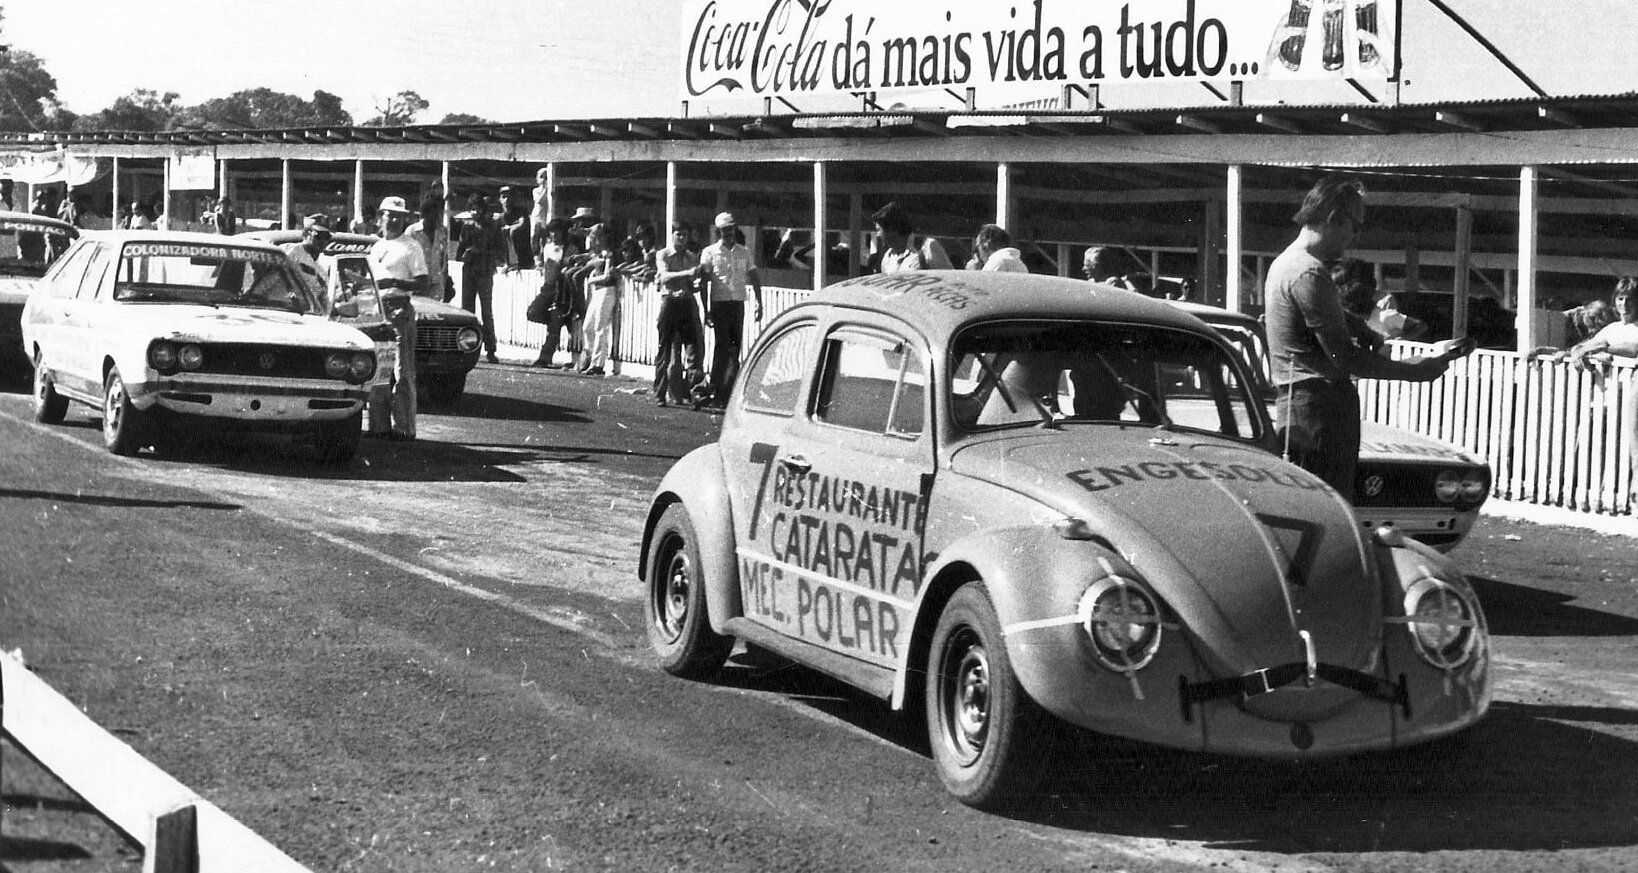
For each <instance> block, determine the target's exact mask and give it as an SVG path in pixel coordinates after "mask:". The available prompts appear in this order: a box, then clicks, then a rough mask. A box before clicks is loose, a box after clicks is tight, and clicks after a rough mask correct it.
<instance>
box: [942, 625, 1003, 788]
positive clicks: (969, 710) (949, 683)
mask: <svg viewBox="0 0 1638 873" xmlns="http://www.w3.org/2000/svg"><path fill="white" fill-rule="evenodd" d="M944 655H945V659H944V664H945V669H944V670H943V671H942V672H941V675H940V677H939V681H940V683H941V684H942V688H941V692H942V693H940V695H939V708H940V715H941V719H940V720H941V721H942V722H943V723H944V730H943V731H941V733H942V734H943V740H944V745H945V748H947V749H948V750H949V751H950V752H952V753H953V754H954V755H955V757H956V758H957V759H958V760H959V761H960V762H961V763H962V764H963V765H968V764H972V763H973V762H975V761H977V760H978V758H979V756H981V755H983V754H984V745H985V743H986V742H987V741H988V739H989V733H990V703H991V700H992V699H993V698H992V695H991V693H990V658H989V653H988V652H987V651H986V650H985V648H984V642H983V640H982V639H980V638H979V636H978V634H977V633H976V632H974V631H973V630H972V629H971V628H962V629H960V630H959V631H957V632H956V633H955V634H954V635H952V636H951V637H950V640H949V642H948V643H946V644H945V647H944Z"/></svg>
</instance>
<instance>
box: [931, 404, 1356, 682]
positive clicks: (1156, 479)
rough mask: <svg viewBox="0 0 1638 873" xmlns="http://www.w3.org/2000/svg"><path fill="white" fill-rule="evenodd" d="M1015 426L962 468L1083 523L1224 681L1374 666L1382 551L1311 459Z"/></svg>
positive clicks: (1126, 434)
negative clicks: (1314, 665)
mask: <svg viewBox="0 0 1638 873" xmlns="http://www.w3.org/2000/svg"><path fill="white" fill-rule="evenodd" d="M1096 427H1097V428H1098V430H1097V438H1096V439H1095V440H1092V439H1087V438H1086V437H1087V436H1089V435H1090V431H1089V430H1088V429H1087V427H1085V426H1081V427H1076V426H1071V427H1068V428H1065V429H1063V430H1058V431H1039V432H1036V433H1032V434H1030V435H1028V436H1020V435H1019V434H1018V433H1017V432H1013V433H1010V434H1008V435H1007V437H1006V438H1003V439H998V440H994V441H988V442H982V443H978V444H975V445H972V446H968V447H965V448H962V449H960V450H958V451H957V452H956V454H955V455H954V457H953V458H952V459H951V464H950V470H951V471H952V472H953V473H956V474H960V475H966V476H972V477H974V478H978V479H982V480H986V481H989V482H992V483H994V484H996V485H998V486H1001V487H1004V488H1010V489H1013V490H1016V491H1020V492H1022V493H1024V494H1027V495H1029V496H1031V497H1033V498H1035V499H1037V500H1039V501H1041V502H1042V503H1043V504H1045V505H1047V506H1050V507H1052V508H1053V509H1054V510H1055V511H1057V512H1062V513H1063V514H1064V515H1066V516H1069V517H1073V518H1079V519H1082V520H1084V521H1085V522H1086V523H1087V524H1088V525H1089V527H1090V529H1091V531H1092V533H1093V534H1094V535H1095V536H1098V537H1101V538H1103V539H1106V540H1107V541H1108V542H1109V543H1110V544H1111V545H1112V546H1113V547H1114V548H1115V549H1116V550H1117V551H1118V552H1119V553H1120V554H1121V555H1122V556H1123V557H1125V558H1126V559H1127V560H1128V561H1129V562H1130V563H1131V564H1132V566H1133V567H1135V568H1137V570H1138V572H1139V573H1141V574H1142V575H1143V576H1144V578H1145V580H1146V581H1148V582H1149V583H1150V584H1151V585H1152V586H1153V587H1154V588H1155V590H1156V593H1158V594H1159V595H1160V596H1161V597H1162V598H1164V599H1165V600H1166V601H1167V603H1168V605H1170V606H1171V608H1172V610H1173V611H1174V612H1176V613H1177V615H1178V617H1179V618H1180V619H1181V620H1182V621H1183V623H1184V624H1185V625H1186V627H1187V628H1188V632H1189V633H1190V634H1191V635H1192V636H1193V637H1194V638H1195V640H1196V645H1197V647H1198V649H1199V651H1200V652H1201V654H1202V656H1203V657H1205V658H1206V659H1207V665H1208V667H1209V669H1210V670H1211V671H1212V672H1213V673H1216V674H1218V675H1219V676H1234V675H1240V674H1243V673H1246V672H1250V671H1252V670H1257V669H1262V668H1266V667H1273V666H1277V665H1281V664H1288V663H1291V662H1293V661H1295V662H1302V661H1303V660H1304V658H1305V656H1306V652H1305V647H1304V644H1303V642H1302V640H1301V637H1300V635H1299V631H1308V632H1309V634H1310V635H1311V637H1312V639H1313V641H1314V643H1315V647H1316V650H1317V651H1316V654H1317V656H1318V659H1319V660H1320V661H1322V662H1324V663H1329V664H1335V665H1337V666H1343V667H1348V668H1350V669H1367V668H1368V667H1369V666H1371V665H1372V664H1373V663H1374V659H1375V656H1376V652H1377V650H1378V646H1377V641H1378V632H1379V628H1380V626H1381V615H1382V603H1381V596H1382V595H1381V589H1380V585H1379V584H1378V582H1377V579H1376V573H1375V570H1374V556H1373V554H1372V553H1371V550H1370V547H1369V545H1368V543H1367V542H1366V540H1365V539H1364V535H1363V532H1362V531H1360V530H1359V528H1358V527H1357V522H1356V521H1355V519H1354V516H1353V513H1352V511H1351V509H1350V507H1349V506H1348V504H1347V503H1346V502H1345V501H1344V500H1343V499H1342V498H1341V497H1340V496H1339V495H1338V494H1337V493H1336V492H1335V491H1333V490H1331V489H1330V488H1328V487H1326V486H1325V485H1324V484H1323V483H1322V482H1320V480H1318V479H1317V478H1315V477H1314V476H1313V475H1312V474H1310V473H1308V472H1306V471H1304V470H1302V469H1301V468H1299V467H1297V466H1295V465H1292V464H1289V463H1286V462H1285V461H1282V460H1281V459H1279V458H1277V457H1275V456H1272V455H1270V454H1268V453H1266V452H1264V451H1261V450H1258V449H1254V448H1251V447H1247V446H1244V445H1242V444H1239V443H1234V442H1231V441H1228V440H1220V439H1213V438H1210V437H1203V436H1201V435H1198V434H1191V433H1177V432H1170V431H1157V430H1155V429H1152V428H1114V427H1107V426H1096Z"/></svg>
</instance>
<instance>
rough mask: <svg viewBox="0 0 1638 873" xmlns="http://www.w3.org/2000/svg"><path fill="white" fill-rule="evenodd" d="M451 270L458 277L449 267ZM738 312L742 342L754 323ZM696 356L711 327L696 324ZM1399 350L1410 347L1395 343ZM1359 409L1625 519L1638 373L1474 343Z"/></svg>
mask: <svg viewBox="0 0 1638 873" xmlns="http://www.w3.org/2000/svg"><path fill="white" fill-rule="evenodd" d="M452 273H454V274H457V275H458V273H459V271H458V270H454V271H452ZM539 284H540V278H539V274H537V273H535V272H534V271H531V270H524V271H520V272H516V273H508V274H503V275H501V276H497V277H496V281H495V309H496V313H497V316H496V326H495V330H496V334H497V336H498V338H499V339H500V341H501V342H502V343H506V344H511V345H517V346H529V347H534V348H538V347H539V346H540V345H541V343H542V342H543V341H544V340H545V338H546V328H545V327H544V326H542V325H538V324H532V323H530V322H529V321H528V320H527V319H526V318H524V312H525V310H526V309H527V308H528V306H529V301H530V300H531V299H533V298H534V295H535V292H536V291H537V290H538V288H539ZM809 293H810V292H809V291H808V290H806V289H793V288H778V287H765V288H764V289H763V307H762V313H763V318H762V324H766V323H768V322H769V321H771V320H772V319H773V318H774V317H775V316H777V315H778V314H779V313H780V312H781V311H783V310H784V309H786V308H787V307H789V306H791V305H792V304H794V303H796V302H797V301H799V300H801V299H803V298H805V297H807V296H808V294H809ZM658 307H659V295H658V294H656V293H655V292H654V286H653V284H652V283H647V282H639V281H636V280H632V279H626V280H624V281H623V282H622V284H621V286H620V293H619V313H620V314H619V316H618V317H617V336H616V340H615V347H616V348H617V349H618V357H619V359H620V360H621V361H623V362H626V363H635V364H644V365H652V364H653V363H654V361H655V355H656V352H657V351H658V350H657V348H656V345H657V334H656V332H655V320H656V317H657V315H658ZM761 326H762V325H761V324H758V323H756V322H754V321H752V320H751V319H749V318H747V319H746V323H745V333H746V335H745V344H744V345H745V348H749V347H750V345H751V343H752V341H754V340H755V338H756V334H757V332H758V331H759V330H760V329H761ZM704 339H705V352H704V354H705V358H704V360H707V361H709V360H710V355H711V345H712V338H711V331H709V330H706V331H704ZM1392 345H1393V346H1394V353H1395V355H1396V356H1398V357H1405V356H1408V355H1412V354H1421V353H1423V352H1425V351H1426V350H1427V347H1426V346H1424V345H1422V344H1419V343H1406V342H1394V343H1392ZM1359 384H1360V406H1361V410H1362V412H1363V416H1364V418H1365V419H1366V420H1368V421H1374V422H1377V423H1380V424H1384V425H1387V426H1390V427H1397V428H1402V429H1404V430H1409V431H1413V432H1415V433H1420V434H1425V435H1427V436H1430V437H1434V438H1436V439H1441V440H1444V441H1446V442H1449V443H1452V444H1454V445H1457V446H1460V447H1462V448H1464V449H1466V450H1468V451H1470V452H1473V453H1474V454H1477V455H1479V456H1481V457H1483V458H1484V459H1485V460H1486V461H1488V462H1489V463H1490V467H1491V470H1492V471H1493V473H1494V476H1495V479H1494V482H1493V483H1492V486H1491V493H1492V494H1493V495H1494V496H1497V497H1500V498H1503V499H1507V500H1516V501H1521V502H1524V503H1532V504H1538V505H1542V506H1553V507H1563V508H1566V509H1572V510H1576V511H1579V512H1587V513H1595V514H1600V515H1611V516H1630V515H1632V514H1633V506H1632V496H1633V493H1634V492H1633V489H1634V481H1633V479H1634V477H1633V469H1632V468H1633V453H1634V446H1633V445H1632V439H1631V437H1630V436H1629V435H1630V434H1632V433H1633V432H1634V431H1635V430H1638V423H1635V422H1634V416H1635V414H1638V370H1635V369H1634V367H1633V366H1632V365H1631V364H1629V363H1621V362H1617V363H1612V364H1607V365H1602V366H1600V367H1598V368H1595V369H1594V370H1592V371H1584V370H1581V369H1578V368H1575V367H1572V366H1571V365H1570V364H1569V363H1568V362H1567V361H1564V360H1562V359H1536V360H1526V359H1524V358H1521V357H1520V356H1518V355H1516V354H1514V353H1511V352H1499V351H1489V350H1480V351H1477V352H1475V353H1473V354H1472V355H1471V356H1469V357H1467V358H1465V359H1462V360H1460V361H1456V362H1455V363H1453V364H1452V365H1451V367H1450V370H1449V372H1447V373H1446V374H1445V376H1444V377H1443V378H1441V379H1438V380H1435V381H1433V382H1403V381H1394V380H1376V379H1365V380H1361V381H1360V383H1359Z"/></svg>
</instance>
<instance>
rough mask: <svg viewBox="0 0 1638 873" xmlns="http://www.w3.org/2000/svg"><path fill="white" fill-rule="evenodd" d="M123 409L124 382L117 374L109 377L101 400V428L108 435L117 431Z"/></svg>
mask: <svg viewBox="0 0 1638 873" xmlns="http://www.w3.org/2000/svg"><path fill="white" fill-rule="evenodd" d="M124 409H125V383H124V382H122V381H120V378H119V377H118V376H111V377H109V382H108V392H107V396H105V397H104V398H103V402H102V430H103V433H105V434H107V435H108V436H110V437H111V436H113V435H115V434H117V433H119V426H120V419H121V417H122V413H123V412H124Z"/></svg>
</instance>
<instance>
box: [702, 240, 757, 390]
mask: <svg viewBox="0 0 1638 873" xmlns="http://www.w3.org/2000/svg"><path fill="white" fill-rule="evenodd" d="M714 223H715V225H716V228H717V241H716V242H715V243H712V244H711V245H708V246H706V247H705V250H704V251H702V252H700V267H699V269H700V275H701V276H702V277H703V278H705V279H706V280H707V281H706V282H705V326H706V327H709V328H711V330H712V336H713V337H714V338H715V343H716V345H715V347H714V348H713V349H712V351H711V401H710V405H711V406H712V407H713V408H714V409H721V408H723V407H724V406H725V405H727V403H728V393H729V392H730V391H731V390H733V387H734V377H735V376H737V375H739V353H740V345H741V343H742V342H743V340H744V336H745V288H746V286H747V285H749V286H750V287H751V288H752V289H754V290H755V292H756V299H755V304H756V308H754V309H752V310H751V313H752V318H754V319H755V320H756V321H761V320H762V279H761V278H760V277H759V276H758V275H757V272H756V265H755V264H753V263H752V262H751V250H750V249H748V248H746V247H745V246H742V245H740V244H739V241H738V238H739V222H737V221H735V220H734V216H733V213H731V212H723V213H720V214H718V215H717V218H716V221H715V222H714Z"/></svg>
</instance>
